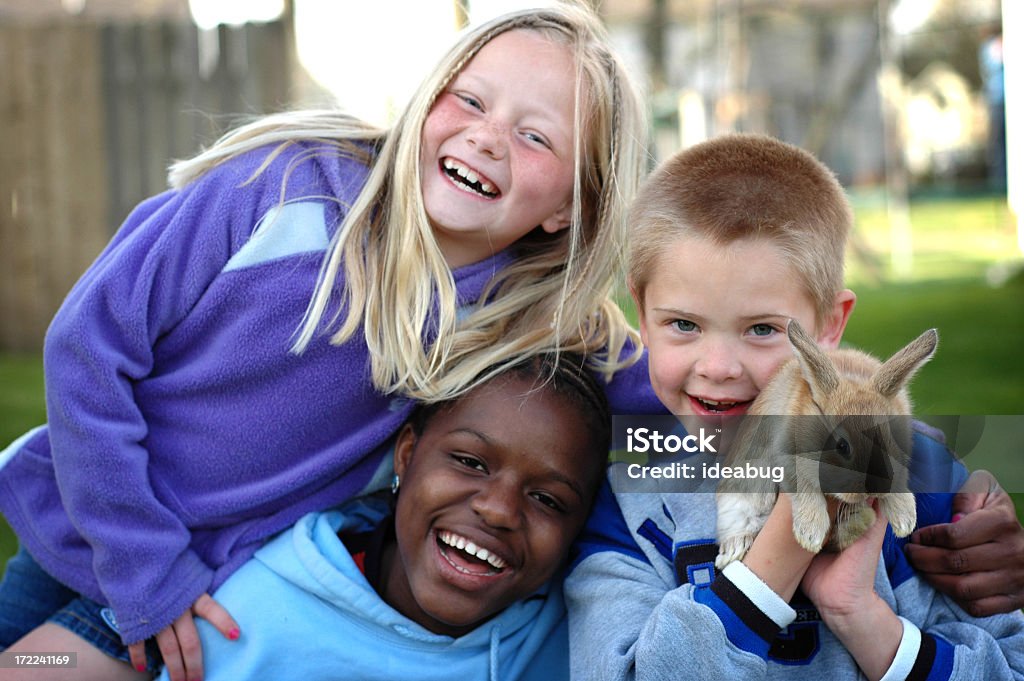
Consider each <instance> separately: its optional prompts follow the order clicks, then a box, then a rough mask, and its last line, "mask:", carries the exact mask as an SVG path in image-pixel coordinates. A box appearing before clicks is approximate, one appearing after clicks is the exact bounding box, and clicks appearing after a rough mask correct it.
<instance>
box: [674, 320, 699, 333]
mask: <svg viewBox="0 0 1024 681" xmlns="http://www.w3.org/2000/svg"><path fill="white" fill-rule="evenodd" d="M672 326H674V327H676V330H677V331H682V332H683V333H693V332H694V331H696V330H697V325H696V324H694V323H693V322H691V321H690V320H689V319H677V320H675V321H674V322H672Z"/></svg>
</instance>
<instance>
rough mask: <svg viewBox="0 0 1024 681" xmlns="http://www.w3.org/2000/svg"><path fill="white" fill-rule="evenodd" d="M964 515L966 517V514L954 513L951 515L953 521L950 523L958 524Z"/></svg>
mask: <svg viewBox="0 0 1024 681" xmlns="http://www.w3.org/2000/svg"><path fill="white" fill-rule="evenodd" d="M965 515H967V514H966V513H954V514H953V520H952V522H954V523H958V522H960V521H961V520H963V517H964V516H965Z"/></svg>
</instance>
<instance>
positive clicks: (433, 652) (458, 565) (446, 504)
mask: <svg viewBox="0 0 1024 681" xmlns="http://www.w3.org/2000/svg"><path fill="white" fill-rule="evenodd" d="M610 427H611V426H610V415H609V410H608V404H607V401H606V398H605V396H604V392H603V390H602V389H601V387H600V386H599V385H598V383H597V382H596V381H595V380H594V379H593V377H592V376H590V374H588V373H587V372H586V371H585V370H583V369H582V368H581V361H580V360H579V358H577V357H575V356H574V355H571V354H569V353H561V354H560V355H558V356H557V357H556V356H554V355H542V356H540V357H535V358H533V359H531V360H527V361H525V362H522V363H520V364H518V365H515V366H513V367H512V368H511V369H507V370H505V371H504V372H503V373H501V374H499V375H497V376H496V377H495V378H493V379H490V380H489V381H487V382H486V383H483V384H482V385H481V386H480V387H478V388H476V389H474V390H472V391H470V392H469V393H467V394H466V395H464V396H462V397H460V398H457V399H454V400H451V401H448V402H441V403H436V404H433V405H430V406H425V407H420V408H419V409H418V411H417V412H416V413H415V414H414V416H413V417H412V418H411V419H410V422H409V423H408V424H407V425H406V426H405V427H404V428H403V429H402V431H401V432H400V434H399V435H398V438H397V441H396V444H395V453H394V464H395V473H396V476H395V482H394V485H393V488H394V491H395V496H394V498H393V499H391V498H389V499H383V498H380V497H379V496H378V497H369V498H365V499H361V500H355V501H353V502H350V503H348V504H346V505H344V506H342V507H341V508H340V509H337V510H333V511H328V512H326V513H313V514H310V515H307V516H305V517H304V518H302V519H301V520H299V521H298V523H296V525H295V526H294V527H293V528H292V529H290V530H288V531H286V532H285V533H283V534H282V535H280V536H278V537H277V538H275V539H273V540H272V541H271V542H270V543H268V544H267V545H266V546H265V547H264V548H263V549H261V550H260V551H258V552H257V553H256V555H255V557H254V558H253V559H252V560H250V561H249V562H248V563H246V564H245V565H244V566H243V567H242V568H241V569H239V570H238V572H236V573H235V574H234V575H232V576H231V578H230V579H228V580H227V582H225V584H224V585H223V586H222V587H221V588H220V589H218V591H217V593H216V594H214V596H215V598H216V599H217V600H218V602H220V603H221V604H222V605H224V607H225V608H227V609H228V610H229V611H230V612H231V613H232V615H233V616H234V617H235V619H236V621H237V622H238V624H239V627H240V629H241V631H242V634H241V636H240V638H239V639H238V640H237V641H233V642H232V641H227V640H225V639H224V637H223V636H221V635H220V634H218V633H217V632H216V631H215V630H214V629H213V627H212V626H210V625H209V624H208V623H207V622H205V621H204V620H199V621H198V623H197V624H198V629H199V633H200V637H201V639H202V645H203V649H204V661H205V662H206V674H205V678H206V679H207V681H219V680H224V681H227V680H232V681H233V680H235V679H275V681H279V680H281V679H296V680H298V681H316V680H317V679H324V680H325V681H326V680H328V679H338V678H352V679H395V680H396V681H398V680H401V681H406V680H408V679H438V680H439V681H440V680H442V679H443V680H444V681H450V680H451V679H481V680H482V679H487V680H488V681H493V680H495V679H501V680H503V681H505V680H508V681H515V680H519V679H537V680H540V679H544V680H545V681H547V680H549V679H566V678H568V659H567V648H568V640H567V637H566V626H565V608H564V602H563V600H562V592H561V586H560V581H559V580H553V579H552V578H553V577H554V576H555V574H556V573H557V572H558V570H559V568H560V567H561V566H562V565H563V563H564V561H565V558H566V555H567V552H568V549H569V546H570V545H571V544H572V541H573V539H574V538H575V537H576V535H577V534H578V532H579V530H580V529H581V528H582V527H583V523H584V520H585V518H586V515H587V512H588V510H589V509H590V506H591V502H592V500H593V497H594V494H595V491H596V489H597V487H598V484H599V481H600V478H601V474H602V472H603V470H604V465H605V461H606V456H605V455H606V453H607V451H608V447H609V444H610ZM162 678H166V672H165V673H164V677H162Z"/></svg>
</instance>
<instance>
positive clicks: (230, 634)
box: [128, 594, 240, 681]
mask: <svg viewBox="0 0 1024 681" xmlns="http://www.w3.org/2000/svg"><path fill="white" fill-rule="evenodd" d="M193 615H195V616H197V617H202V618H203V619H204V620H206V621H208V622H209V623H210V624H212V625H213V626H214V627H215V628H216V629H217V631H219V632H220V633H221V634H223V635H224V637H225V638H229V639H231V640H232V641H233V640H235V639H237V638H238V637H239V635H240V631H239V628H238V624H237V623H236V622H235V620H234V618H232V617H231V615H230V614H229V613H228V611H227V610H225V609H224V608H223V607H221V605H220V603H218V602H217V601H215V600H213V599H212V598H211V597H210V595H209V594H203V595H202V596H200V597H199V598H197V599H196V602H195V603H193V604H192V607H191V608H190V609H189V610H186V611H185V613H184V614H182V615H181V617H179V618H178V619H176V620H174V623H173V624H171V626H169V627H167V628H166V629H164V630H163V631H161V632H160V633H158V634H157V635H156V643H157V645H158V646H159V647H160V654H161V655H163V658H164V664H165V665H167V674H168V676H170V677H171V681H200V680H201V679H202V678H203V649H202V646H201V645H200V644H199V632H197V631H196V624H195V622H194V621H193V619H192V616H193ZM145 645H146V644H145V642H144V641H140V642H139V643H133V644H132V645H130V646H128V654H129V656H130V657H131V660H132V666H133V667H135V669H137V670H138V671H144V670H145V669H146V649H145Z"/></svg>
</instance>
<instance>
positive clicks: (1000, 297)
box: [0, 195, 1024, 562]
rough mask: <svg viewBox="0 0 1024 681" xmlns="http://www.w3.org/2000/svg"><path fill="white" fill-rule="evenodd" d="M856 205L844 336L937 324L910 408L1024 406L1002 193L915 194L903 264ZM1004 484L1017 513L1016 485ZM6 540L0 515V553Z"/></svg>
mask: <svg viewBox="0 0 1024 681" xmlns="http://www.w3.org/2000/svg"><path fill="white" fill-rule="evenodd" d="M854 204H855V209H856V211H857V215H858V225H857V231H856V238H855V240H854V243H855V248H854V249H853V250H852V251H851V257H850V263H849V267H848V279H849V283H850V286H851V288H853V289H854V290H855V291H856V292H857V294H858V302H857V306H856V309H855V310H854V314H853V317H852V319H851V321H850V325H849V327H848V329H847V333H846V336H845V342H846V343H847V344H849V345H853V346H856V347H859V348H862V349H864V350H866V351H868V352H871V353H873V354H877V355H881V356H888V355H890V354H891V353H892V352H894V351H895V350H896V349H898V348H899V347H901V346H902V345H904V344H905V343H906V342H907V341H909V340H910V339H912V338H914V337H915V336H917V335H918V334H920V333H921V332H922V331H924V330H925V329H928V328H932V327H934V328H937V329H938V330H939V335H940V342H939V350H938V352H937V354H936V356H935V358H934V359H933V360H932V362H931V363H929V364H928V365H927V366H926V367H924V368H923V369H922V370H921V372H920V374H919V375H918V376H917V377H916V378H915V379H914V383H913V386H912V393H913V395H914V399H915V404H916V407H917V411H918V413H921V414H979V415H992V414H1017V415H1024V353H1021V352H1020V350H1019V347H1020V343H1021V339H1022V338H1024V276H1022V275H1021V274H1019V273H1018V274H1017V275H1016V276H1012V277H1010V278H1009V279H1008V280H1007V281H1005V282H1003V283H1002V285H1000V286H993V285H991V284H990V283H988V279H989V278H990V277H991V274H992V272H993V271H997V272H1000V273H1001V272H1004V271H1006V268H1007V266H1010V267H1012V266H1015V265H1017V264H1019V262H1020V257H1021V254H1020V252H1019V251H1018V250H1017V242H1016V239H1017V236H1016V232H1015V228H1014V225H1013V222H1012V220H1011V218H1010V215H1009V213H1008V211H1007V209H1006V205H1005V202H1002V201H1000V200H997V199H993V198H991V197H974V198H967V199H932V200H926V201H920V202H916V203H914V204H913V205H912V206H911V210H910V219H911V221H912V225H913V232H912V242H913V244H914V249H915V253H914V260H913V263H912V268H911V269H910V271H909V272H908V273H901V272H899V271H897V270H896V269H895V268H894V265H893V261H892V259H890V258H889V257H888V256H884V255H878V254H884V253H885V252H886V251H887V244H888V243H889V240H890V235H889V228H888V224H889V223H888V219H887V214H886V211H885V207H884V205H882V202H881V201H880V200H879V198H878V197H877V196H867V195H862V196H857V197H855V198H854ZM1003 278H1005V277H1003ZM624 306H625V307H628V304H624ZM0 413H2V414H3V415H4V418H3V419H0V447H2V446H5V445H6V443H8V442H10V441H11V440H13V439H14V438H16V437H17V436H18V435H20V434H21V433H23V432H25V431H26V430H27V429H28V428H31V427H33V426H35V425H38V424H40V423H42V422H43V421H44V419H45V409H44V405H43V382H42V366H41V360H40V358H39V357H38V356H31V355H30V356H11V355H7V356H5V355H2V354H0ZM1019 446H1020V447H1024V445H1019ZM968 463H970V461H968ZM1000 479H1001V480H1002V479H1003V478H1000ZM1011 489H1013V491H1014V492H1015V494H1014V495H1013V496H1014V501H1015V503H1016V504H1017V511H1018V515H1019V516H1020V517H1024V490H1022V489H1014V488H1011ZM14 549H15V542H14V539H13V537H12V535H11V533H10V531H9V529H8V528H7V527H6V525H3V524H2V522H0V562H2V561H3V560H4V559H5V558H6V557H7V556H9V555H11V554H12V553H13V551H14Z"/></svg>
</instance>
